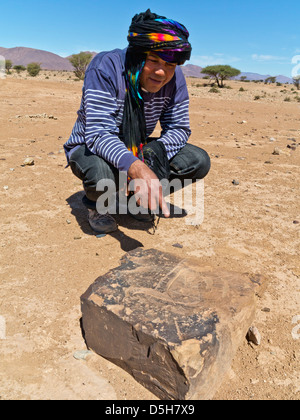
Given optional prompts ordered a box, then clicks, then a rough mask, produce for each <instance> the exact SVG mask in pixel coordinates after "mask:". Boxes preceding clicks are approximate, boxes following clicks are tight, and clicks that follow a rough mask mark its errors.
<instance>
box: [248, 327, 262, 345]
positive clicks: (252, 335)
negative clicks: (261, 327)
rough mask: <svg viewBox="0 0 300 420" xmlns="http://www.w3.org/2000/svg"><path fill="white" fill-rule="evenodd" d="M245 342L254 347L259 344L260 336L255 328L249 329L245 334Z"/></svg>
mask: <svg viewBox="0 0 300 420" xmlns="http://www.w3.org/2000/svg"><path fill="white" fill-rule="evenodd" d="M247 340H248V341H249V342H251V343H253V344H255V345H256V346H259V345H260V343H261V335H260V332H259V331H258V329H257V328H256V327H250V328H249V330H248V333H247Z"/></svg>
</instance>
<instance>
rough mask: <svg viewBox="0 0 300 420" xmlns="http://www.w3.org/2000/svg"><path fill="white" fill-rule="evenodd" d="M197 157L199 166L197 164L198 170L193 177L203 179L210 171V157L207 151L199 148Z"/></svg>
mask: <svg viewBox="0 0 300 420" xmlns="http://www.w3.org/2000/svg"><path fill="white" fill-rule="evenodd" d="M198 159H199V166H198V170H197V173H196V174H195V176H194V178H195V179H203V178H205V177H206V175H207V174H208V172H209V171H210V168H211V161H210V157H209V155H208V153H207V152H206V151H205V150H203V149H200V148H199V151H198Z"/></svg>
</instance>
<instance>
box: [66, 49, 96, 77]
mask: <svg viewBox="0 0 300 420" xmlns="http://www.w3.org/2000/svg"><path fill="white" fill-rule="evenodd" d="M92 56H93V55H92V54H91V53H85V52H80V53H79V54H73V55H72V56H71V57H69V58H68V60H69V61H70V63H71V64H72V66H73V67H74V69H75V70H74V73H75V76H76V77H78V79H80V80H83V79H84V75H85V72H86V69H87V67H88V65H89V64H90V62H91V59H92Z"/></svg>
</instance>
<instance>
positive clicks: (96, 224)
mask: <svg viewBox="0 0 300 420" xmlns="http://www.w3.org/2000/svg"><path fill="white" fill-rule="evenodd" d="M88 211H89V214H88V221H89V224H90V226H91V228H92V229H93V230H94V231H95V232H97V233H111V232H114V231H115V230H117V229H118V225H117V223H116V221H115V219H114V218H113V217H112V216H111V215H110V214H108V213H106V214H100V213H98V212H97V211H96V210H91V209H88Z"/></svg>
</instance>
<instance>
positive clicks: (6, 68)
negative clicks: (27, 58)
mask: <svg viewBox="0 0 300 420" xmlns="http://www.w3.org/2000/svg"><path fill="white" fill-rule="evenodd" d="M11 68H12V61H11V60H6V61H5V70H6V72H7V74H10V70H11Z"/></svg>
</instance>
